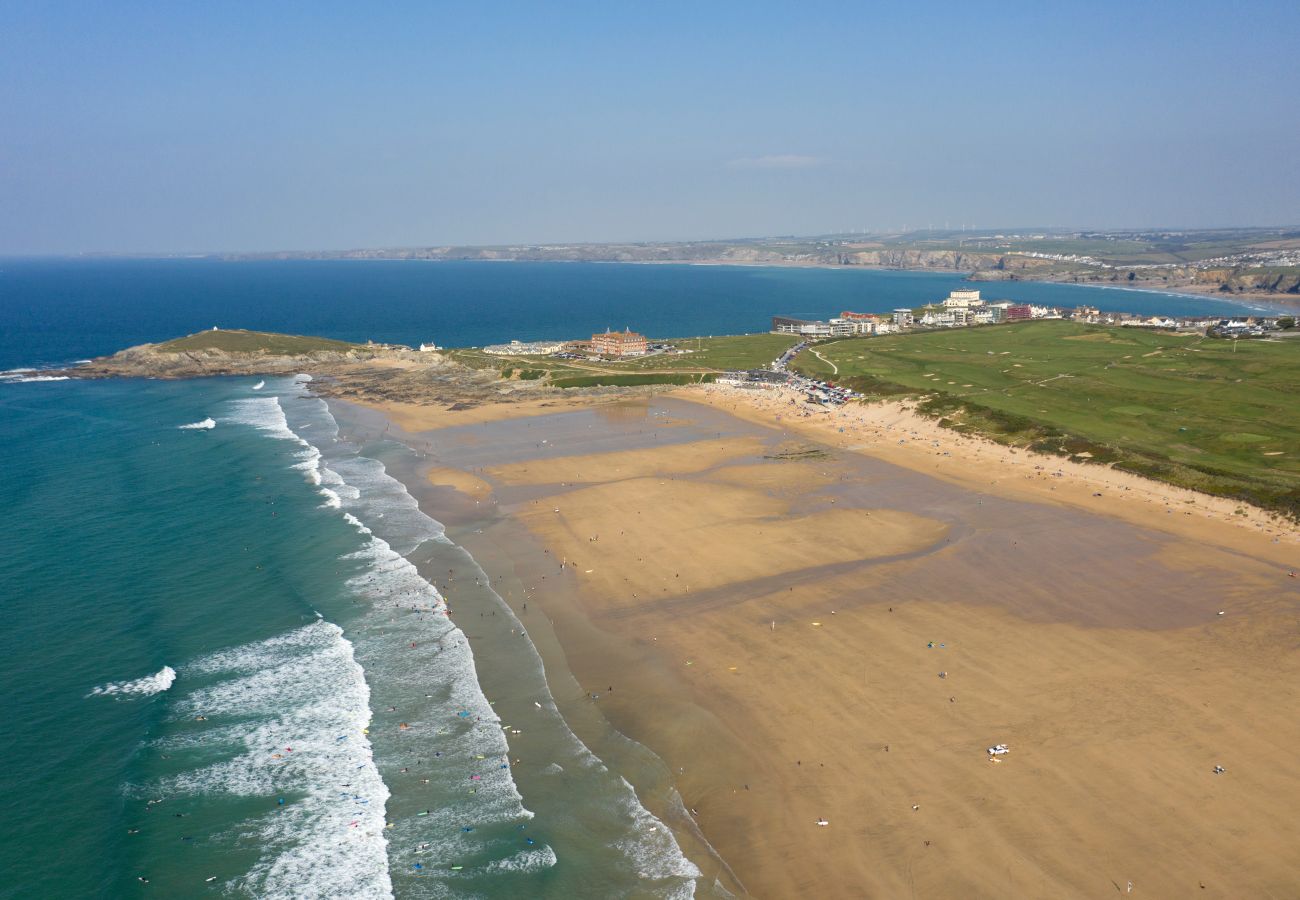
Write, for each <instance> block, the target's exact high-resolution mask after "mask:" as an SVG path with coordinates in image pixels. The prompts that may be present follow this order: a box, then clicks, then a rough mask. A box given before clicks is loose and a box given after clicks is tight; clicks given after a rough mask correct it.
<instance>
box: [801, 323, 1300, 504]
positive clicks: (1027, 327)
mask: <svg viewBox="0 0 1300 900" xmlns="http://www.w3.org/2000/svg"><path fill="white" fill-rule="evenodd" d="M817 350H818V352H819V353H820V354H821V355H822V356H823V357H825V359H826V360H827V361H828V363H833V364H834V366H836V367H837V368H838V369H839V374H838V376H835V375H832V369H831V366H830V365H829V364H828V363H827V362H823V361H822V360H820V359H818V358H817V357H816V356H813V355H811V354H802V355H801V356H800V357H799V359H798V360H797V363H796V366H797V368H798V369H799V370H800V371H803V372H805V373H807V374H813V375H817V376H819V377H828V378H834V379H835V380H836V381H837V382H838V383H842V384H847V385H850V386H853V387H855V388H857V389H859V390H862V391H863V392H865V393H867V394H874V395H880V396H889V395H911V396H915V397H918V398H920V400H921V402H920V406H919V408H920V409H921V411H923V412H927V413H929V414H931V415H935V416H939V417H941V421H942V422H943V424H946V425H948V426H950V427H952V428H954V429H956V430H959V431H963V432H968V433H977V434H980V435H983V436H986V437H990V438H992V439H994V440H996V441H999V442H1001V443H1005V444H1012V445H1016V446H1024V447H1029V448H1032V449H1035V450H1041V451H1045V452H1052V453H1059V454H1065V455H1069V456H1072V457H1074V458H1076V459H1080V460H1085V461H1092V462H1097V463H1107V464H1113V465H1115V466H1116V467H1117V468H1121V469H1125V470H1128V471H1132V472H1136V473H1139V474H1142V475H1145V476H1148V477H1151V478H1155V479H1158V480H1161V481H1165V482H1169V483H1171V484H1176V485H1179V486H1182V487H1188V488H1193V489H1195V490H1199V491H1203V492H1205V493H1209V494H1215V495H1218V496H1224V497H1232V498H1236V499H1240V500H1245V501H1248V502H1251V503H1254V504H1256V505H1258V506H1261V507H1264V508H1267V509H1274V510H1279V511H1283V512H1286V513H1287V514H1289V515H1291V516H1300V450H1298V449H1297V448H1300V392H1297V390H1296V385H1297V384H1300V342H1297V341H1241V342H1232V341H1226V340H1215V339H1208V338H1204V337H1200V336H1196V335H1175V334H1171V333H1165V332H1151V331H1144V330H1138V329H1122V330H1121V329H1114V328H1100V327H1093V326H1087V325H1076V324H1073V323H1068V322H1034V323H1027V324H1024V325H1012V326H1002V327H996V328H972V329H962V330H956V331H946V332H941V333H935V332H931V333H927V334H912V335H905V336H896V337H886V338H869V339H847V340H841V341H832V342H828V343H824V344H821V345H819V346H818V348H817Z"/></svg>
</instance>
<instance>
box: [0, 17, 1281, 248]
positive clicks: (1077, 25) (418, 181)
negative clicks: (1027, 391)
mask: <svg viewBox="0 0 1300 900" xmlns="http://www.w3.org/2000/svg"><path fill="white" fill-rule="evenodd" d="M1297 35H1300V0H1285V2H1251V0H1238V2H1232V3H1226V2H1222V3H1204V2H1196V0H1179V2H1135V0H1123V2H1109V0H1090V2H1081V0H1080V2H1070V3H1059V4H1058V3H1054V2H1050V0H1039V2H1035V3H996V4H995V3H977V2H962V3H925V2H919V3H904V2H892V3H882V4H872V3H867V2H859V3H849V2H845V3H818V2H801V3H790V2H784V3H771V4H766V3H760V2H748V3H711V2H708V0H695V2H691V3H681V4H678V3H672V2H640V3H633V2H626V3H625V2H618V0H604V2H592V3H559V2H556V3H549V2H530V3H504V2H465V0H462V2H456V3H445V4H443V3H411V4H390V3H376V4H371V3H355V4H350V5H347V6H343V5H332V4H326V3H300V4H265V3H256V4H254V3H248V4H243V3H149V4H136V3H128V2H113V3H93V2H88V0H83V2H76V3H42V2H35V0H25V2H12V0H0V253H30V252H70V251H83V250H110V251H117V250H127V251H132V250H142V251H150V250H156V251H183V250H234V249H299V248H345V247H359V246H410V245H425V244H441V243H507V242H523V241H528V242H542V241H566V240H584V241H599V240H634V239H669V238H702V237H731V236H746V235H763V234H809V233H824V232H827V231H831V230H837V229H851V228H867V229H882V228H891V227H899V226H902V225H904V224H907V225H911V226H912V227H917V226H925V225H927V224H930V223H933V224H935V225H936V226H941V225H942V224H943V223H944V222H948V223H951V224H952V225H953V226H957V225H959V224H962V223H969V224H974V225H982V226H1013V225H1026V224H1059V225H1075V226H1087V227H1101V226H1145V225H1188V226H1192V225H1220V224H1242V225H1249V224H1295V223H1297V222H1300V50H1298V49H1297Z"/></svg>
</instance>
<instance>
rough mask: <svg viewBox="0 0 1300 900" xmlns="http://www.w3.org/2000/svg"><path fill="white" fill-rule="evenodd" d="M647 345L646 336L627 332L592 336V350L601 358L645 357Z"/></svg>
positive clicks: (611, 332)
mask: <svg viewBox="0 0 1300 900" xmlns="http://www.w3.org/2000/svg"><path fill="white" fill-rule="evenodd" d="M646 349H647V344H646V339H645V335H644V334H637V333H636V332H635V331H632V330H631V329H629V330H627V331H606V332H605V333H604V334H593V335H592V336H591V350H592V352H593V353H598V354H600V355H601V356H616V357H623V356H644V355H645V353H646Z"/></svg>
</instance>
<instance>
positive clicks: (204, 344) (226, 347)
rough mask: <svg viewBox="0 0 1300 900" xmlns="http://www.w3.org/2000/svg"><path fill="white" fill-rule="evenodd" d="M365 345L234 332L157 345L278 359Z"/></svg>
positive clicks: (201, 334) (162, 348) (197, 335)
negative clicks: (249, 354)
mask: <svg viewBox="0 0 1300 900" xmlns="http://www.w3.org/2000/svg"><path fill="white" fill-rule="evenodd" d="M361 346H363V345H361V344H350V343H348V342H347V341H336V340H332V339H330V338H321V337H305V336H303V335H297V334H273V333H271V332H267V331H245V330H243V329H232V330H222V331H200V332H197V333H195V334H191V335H186V336H185V337H182V338H176V339H175V340H170V341H164V342H163V343H161V344H158V345H157V348H156V349H157V350H159V351H160V352H163V353H187V352H196V351H202V350H223V351H225V352H227V353H267V354H271V355H274V356H299V355H302V354H305V353H317V352H320V351H334V352H338V353H345V352H347V351H348V350H356V349H358V348H360V347H361Z"/></svg>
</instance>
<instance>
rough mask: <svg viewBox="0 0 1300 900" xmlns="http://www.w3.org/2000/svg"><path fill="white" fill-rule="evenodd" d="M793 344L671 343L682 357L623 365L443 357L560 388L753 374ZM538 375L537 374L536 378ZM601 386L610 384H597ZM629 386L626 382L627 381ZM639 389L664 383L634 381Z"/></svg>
mask: <svg viewBox="0 0 1300 900" xmlns="http://www.w3.org/2000/svg"><path fill="white" fill-rule="evenodd" d="M798 341H799V339H798V338H797V337H793V336H791V335H784V334H741V335H726V336H721V337H698V338H694V337H693V338H673V339H671V340H670V341H669V343H671V344H673V345H674V346H676V347H679V348H681V349H683V350H690V351H691V352H689V353H682V354H675V353H673V354H667V353H663V354H656V355H654V356H643V357H638V358H636V359H625V360H599V361H588V360H572V359H554V358H552V357H549V356H493V355H492V354H490V353H484V352H483V351H482V350H470V349H461V350H448V351H446V353H447V355H448V356H450V357H451V358H452V359H454V360H456V361H457V362H460V363H463V364H464V365H467V366H471V367H473V368H476V369H496V370H497V371H499V372H501V373H502V375H504V376H505V377H507V378H509V377H511V375H512V373H513V374H514V375H515V376H516V377H532V378H536V377H542V376H549V377H550V378H551V379H552V382H553V383H555V384H557V385H559V386H561V387H565V386H573V385H560V384H559V383H560V381H561V380H566V379H574V378H580V377H583V376H589V375H593V374H597V373H599V374H606V375H609V374H619V373H629V374H630V373H650V372H663V373H674V372H675V373H685V372H708V373H716V372H724V371H727V370H729V369H757V368H762V367H765V366H767V365H768V364H769V363H771V362H772V361H773V360H775V359H776V358H777V357H778V356H780V355H781V354H782V353H784V352H785V351H786V350H788V349H789V348H791V347H793V346H794V345H795V344H796V343H798ZM538 373H541V374H540V375H539V374H538ZM601 383H602V384H609V383H612V382H609V381H602V382H601ZM627 383H629V384H630V383H632V382H627ZM637 383H640V384H651V383H669V382H663V381H659V382H647V381H643V382H637Z"/></svg>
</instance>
